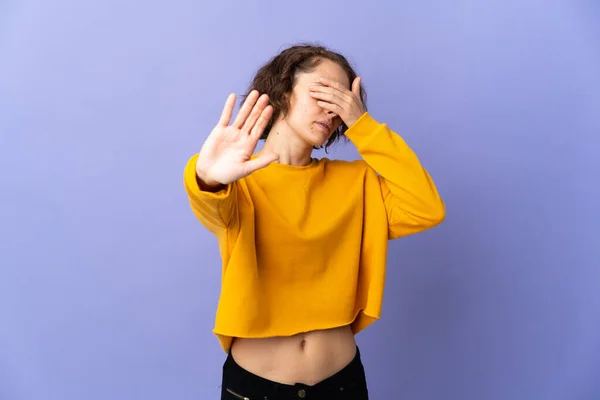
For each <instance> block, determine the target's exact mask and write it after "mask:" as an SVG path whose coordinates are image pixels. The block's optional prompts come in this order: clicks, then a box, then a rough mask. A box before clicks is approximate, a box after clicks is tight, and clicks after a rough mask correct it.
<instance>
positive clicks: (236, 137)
mask: <svg viewBox="0 0 600 400" xmlns="http://www.w3.org/2000/svg"><path fill="white" fill-rule="evenodd" d="M268 104H269V97H268V96H267V95H266V94H263V95H262V96H260V98H259V93H258V92H257V91H256V90H254V91H252V92H251V93H250V94H249V95H248V98H247V99H246V101H245V102H244V104H243V106H242V108H241V109H240V111H239V112H238V114H237V116H236V118H235V120H234V121H233V123H232V124H231V125H229V121H230V120H231V116H232V114H233V108H234V105H235V94H233V93H232V94H230V95H229V97H228V98H227V101H226V102H225V107H224V109H223V113H222V114H221V119H220V120H219V123H218V124H217V126H215V128H214V129H213V130H212V132H211V133H210V135H208V138H207V139H206V141H205V142H204V145H202V149H201V150H200V155H199V157H198V161H197V162H196V173H197V174H198V177H199V178H200V179H201V180H203V181H204V182H205V183H207V184H223V185H227V184H229V183H231V182H234V181H236V180H238V179H240V178H243V177H245V176H247V175H250V174H251V173H252V172H254V171H256V170H258V169H260V168H264V167H266V166H267V165H269V164H270V163H272V162H273V161H277V160H278V159H279V156H278V155H277V154H273V153H266V154H261V156H260V157H256V158H254V159H251V156H252V154H253V153H254V150H255V149H256V144H257V143H258V140H259V139H260V137H261V135H262V133H263V131H264V129H265V128H266V126H267V124H268V123H269V120H270V119H271V116H272V114H273V107H272V106H270V105H268Z"/></svg>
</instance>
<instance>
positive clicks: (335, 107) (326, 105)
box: [317, 101, 344, 119]
mask: <svg viewBox="0 0 600 400" xmlns="http://www.w3.org/2000/svg"><path fill="white" fill-rule="evenodd" d="M317 104H318V105H319V106H321V107H323V108H324V109H326V110H328V111H333V112H334V113H336V114H337V115H340V113H342V114H343V113H344V109H343V108H342V107H341V106H340V105H338V104H334V103H328V102H326V101H317ZM340 117H342V116H341V115H340ZM342 119H343V118H342Z"/></svg>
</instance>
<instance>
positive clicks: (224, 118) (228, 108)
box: [219, 93, 235, 126]
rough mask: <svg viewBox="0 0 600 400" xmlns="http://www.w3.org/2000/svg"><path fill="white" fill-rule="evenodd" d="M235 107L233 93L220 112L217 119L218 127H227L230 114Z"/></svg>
mask: <svg viewBox="0 0 600 400" xmlns="http://www.w3.org/2000/svg"><path fill="white" fill-rule="evenodd" d="M234 106H235V93H231V94H230V95H229V96H228V97H227V100H226V101H225V107H224V108H223V111H222V112H221V118H220V119H219V125H221V126H227V125H228V124H229V121H230V120H231V114H233V107H234Z"/></svg>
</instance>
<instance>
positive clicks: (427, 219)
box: [184, 45, 445, 400]
mask: <svg viewBox="0 0 600 400" xmlns="http://www.w3.org/2000/svg"><path fill="white" fill-rule="evenodd" d="M364 96H365V93H364V90H363V89H362V87H361V78H359V77H357V75H356V73H355V72H354V70H353V69H352V67H351V66H350V65H349V63H348V61H347V60H346V58H344V57H343V56H342V55H340V54H337V53H335V52H333V51H330V50H328V49H326V48H323V47H321V46H312V45H297V46H292V47H290V48H288V49H286V50H284V51H282V52H281V53H280V54H278V55H277V56H275V57H274V58H273V59H271V60H270V61H269V62H268V63H267V64H265V65H264V66H263V67H262V68H261V69H260V70H259V71H258V73H257V74H256V76H255V78H254V80H253V82H252V84H251V87H250V89H249V93H248V94H246V95H245V96H244V97H245V101H244V102H243V105H242V107H241V109H240V110H239V112H238V114H237V115H236V117H235V119H234V120H233V122H232V123H231V118H232V114H233V109H234V105H235V94H231V95H230V96H229V97H228V98H227V101H226V103H225V108H224V110H223V113H222V115H221V118H220V120H219V122H218V124H217V125H216V127H215V128H214V129H213V131H212V132H211V133H210V135H209V136H208V138H207V139H206V141H205V143H204V145H203V146H202V148H201V150H200V152H199V154H196V155H194V156H193V157H192V158H191V159H190V160H189V161H188V163H187V166H186V168H185V173H184V175H185V177H184V183H185V188H186V190H187V193H188V196H189V200H190V204H191V207H192V210H193V212H194V214H195V215H196V217H197V218H198V220H199V221H200V222H201V223H202V224H203V225H204V226H205V227H206V228H207V229H208V230H209V231H211V232H212V233H213V234H215V235H216V237H217V239H218V243H219V251H220V254H221V257H222V282H221V294H220V298H219V304H218V309H217V313H216V322H215V327H214V330H213V332H214V334H215V335H216V336H217V338H218V339H219V343H220V345H221V347H222V348H223V350H224V351H225V353H227V355H228V356H227V359H226V361H225V364H224V365H223V381H222V390H221V393H222V394H221V396H222V397H221V398H222V399H236V400H240V399H242V400H243V399H250V400H255V399H260V400H264V399H269V400H275V399H367V398H368V391H367V383H366V377H365V371H364V368H363V365H362V362H361V359H360V352H359V349H358V347H357V345H356V342H355V339H354V335H355V334H356V333H358V332H359V331H361V330H363V329H364V328H366V327H367V326H369V325H370V324H371V323H373V322H374V321H375V320H376V319H378V318H379V317H380V311H381V303H382V300H383V289H384V283H385V264H386V254H387V242H388V240H391V239H395V238H398V237H401V236H405V235H409V234H413V233H416V232H420V231H423V230H425V229H428V228H431V227H433V226H435V225H437V224H439V223H440V222H441V221H442V220H443V219H444V215H445V209H444V204H443V202H442V200H441V199H440V196H439V194H438V192H437V190H436V187H435V185H434V183H433V181H432V180H431V178H430V176H429V174H428V173H427V171H426V170H425V169H424V168H423V167H422V166H421V164H420V163H419V160H418V158H417V157H416V155H415V154H414V153H413V151H412V150H411V149H410V148H409V147H408V146H407V144H406V143H405V142H404V140H403V139H402V138H401V137H400V136H399V135H398V134H396V133H395V132H393V131H391V130H390V129H389V128H388V127H387V125H386V124H383V123H379V122H377V121H376V120H375V119H374V118H373V117H372V116H371V115H370V114H369V113H368V112H367V110H366V107H365V105H364ZM341 138H347V139H349V140H350V141H351V142H352V143H353V144H354V145H355V146H356V148H357V149H358V152H359V154H360V155H361V157H362V159H361V160H356V161H352V162H348V161H342V160H330V159H328V158H321V159H316V158H313V157H312V152H313V149H318V148H321V147H322V146H324V145H325V146H326V148H327V147H328V146H330V145H332V144H333V143H334V142H336V141H338V140H339V139H341ZM259 139H264V140H265V142H264V146H263V147H262V148H261V149H260V150H259V151H256V146H257V142H258V140H259Z"/></svg>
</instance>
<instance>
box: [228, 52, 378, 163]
mask: <svg viewBox="0 0 600 400" xmlns="http://www.w3.org/2000/svg"><path fill="white" fill-rule="evenodd" d="M323 59H328V60H331V61H333V62H335V63H336V64H338V65H339V66H340V67H341V68H342V69H343V70H344V71H346V73H347V74H348V79H349V80H350V85H352V82H354V79H355V78H356V77H357V74H356V72H355V71H354V69H353V68H352V66H351V65H350V63H349V62H348V60H347V59H346V57H344V56H343V55H341V54H339V53H336V52H335V51H332V50H330V49H328V48H326V47H325V46H323V45H320V44H310V43H300V44H296V45H293V46H291V47H288V48H286V49H284V50H283V51H281V52H280V53H279V54H277V55H276V56H275V57H273V58H272V59H270V60H269V61H268V62H267V63H266V64H264V65H263V66H262V67H260V69H259V70H258V71H257V72H256V75H255V76H254V78H253V79H252V82H251V84H250V86H249V87H248V90H247V91H246V93H245V94H243V95H242V96H240V99H241V102H240V103H241V104H243V102H244V101H245V100H246V98H247V97H248V95H249V94H250V92H252V90H258V92H259V93H260V94H263V93H266V94H268V95H269V104H271V105H272V106H273V115H272V117H271V120H270V121H269V123H268V124H267V127H266V128H265V130H264V132H263V134H262V136H261V137H260V139H261V140H265V139H266V138H267V136H269V132H270V131H271V127H272V126H273V123H274V122H275V121H277V119H278V118H279V116H280V115H281V114H282V113H283V116H284V117H285V116H286V115H287V114H288V112H289V103H288V100H287V99H286V95H287V94H291V92H292V89H293V88H294V86H295V84H296V76H297V74H298V73H310V72H312V71H313V70H314V68H315V67H316V66H317V65H319V63H320V62H321V61H322V60H323ZM361 81H362V80H361ZM360 98H361V100H362V102H363V105H364V106H365V110H366V109H367V108H366V107H367V102H366V100H367V93H366V91H365V89H364V87H363V85H362V82H361V85H360ZM346 130H348V126H346V124H345V123H344V122H343V121H342V123H341V125H340V126H339V127H338V128H337V129H336V130H335V132H333V134H332V135H331V136H330V137H329V139H328V140H327V143H325V152H327V149H328V148H329V146H331V145H332V144H334V143H335V142H337V141H338V140H340V139H342V138H343V139H344V140H345V141H347V140H348V138H347V137H346V135H345V134H344V133H345V132H346ZM322 147H323V146H314V147H313V148H314V149H321V148H322Z"/></svg>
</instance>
